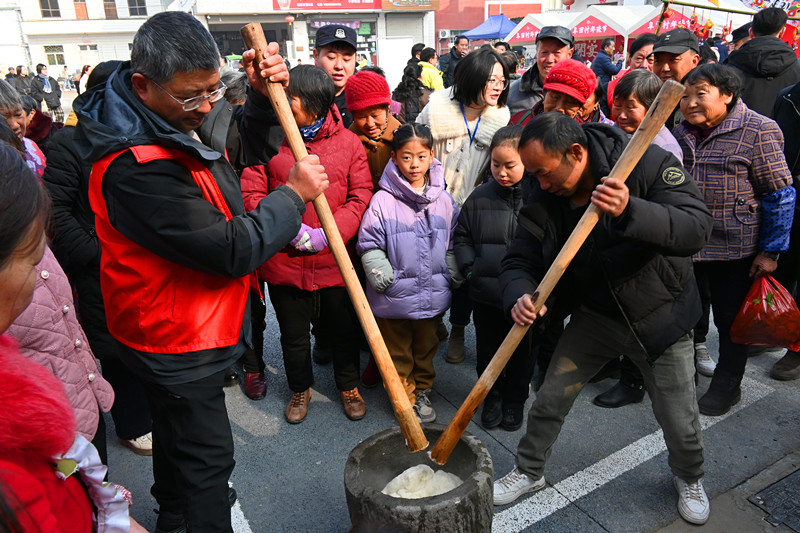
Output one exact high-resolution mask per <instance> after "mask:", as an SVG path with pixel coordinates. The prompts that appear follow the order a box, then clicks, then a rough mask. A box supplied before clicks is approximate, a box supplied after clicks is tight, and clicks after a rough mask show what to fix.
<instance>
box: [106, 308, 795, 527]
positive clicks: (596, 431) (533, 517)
mask: <svg viewBox="0 0 800 533" xmlns="http://www.w3.org/2000/svg"><path fill="white" fill-rule="evenodd" d="M267 321H268V325H267V331H266V334H265V352H266V355H265V358H266V361H267V365H268V366H267V369H268V377H267V380H268V386H269V390H268V393H267V397H266V398H265V399H264V400H262V401H259V402H253V401H250V400H249V399H247V397H246V396H245V395H244V393H243V392H242V391H241V390H240V389H239V388H231V389H227V403H228V410H229V413H230V418H231V426H232V429H233V435H234V441H235V445H236V462H237V465H236V469H235V470H234V473H233V476H232V478H231V482H232V484H233V486H234V487H235V488H236V490H237V491H238V493H239V502H238V503H237V505H236V506H235V507H234V509H233V516H234V522H235V531H236V532H237V533H247V532H253V533H262V532H321V533H322V532H336V533H342V532H345V531H347V530H348V529H349V527H350V519H349V516H348V513H347V506H346V501H345V493H344V483H343V474H344V465H345V462H346V460H347V455H348V453H349V452H350V450H352V449H353V448H354V447H355V446H356V445H357V444H358V443H359V442H360V441H362V440H363V439H365V438H367V437H369V436H371V435H373V434H375V433H377V432H379V431H381V430H383V429H386V428H389V427H391V426H393V425H396V423H395V419H394V416H393V414H392V411H391V408H390V405H389V402H388V399H387V396H386V393H385V392H384V390H383V388H382V387H377V388H374V389H363V388H362V393H363V395H364V398H365V400H366V402H367V416H366V417H365V418H364V419H363V420H361V421H358V422H352V421H349V420H348V419H347V418H346V417H345V415H344V413H343V410H342V407H341V402H340V400H339V398H338V394H337V391H336V388H335V386H334V383H333V376H332V368H331V366H316V365H315V368H314V370H315V377H316V383H315V385H314V387H313V393H312V401H311V406H310V409H309V414H308V418H307V419H306V420H305V421H304V422H303V423H302V424H299V425H290V424H288V423H287V422H286V421H285V420H284V418H283V411H284V408H285V406H286V402H287V400H288V398H289V396H290V393H289V390H288V387H287V385H286V378H285V375H284V372H283V364H282V362H281V354H280V345H279V338H278V327H277V323H276V321H275V316H274V313H273V312H272V310H271V308H270V309H268V314H267ZM715 335H716V332H715V331H712V334H711V335H710V338H709V343H708V344H709V348H710V349H711V351H712V355H713V357H714V358H716V350H717V342H716V336H715ZM445 351H446V343H442V344H441V345H440V350H439V354H438V355H437V357H436V370H437V378H436V383H435V386H434V392H433V395H432V401H433V405H434V408H435V409H436V412H437V414H438V422H441V423H447V422H448V421H449V420H450V419H451V418H452V416H453V415H454V413H455V411H456V410H457V408H458V407H459V406H460V405H461V402H462V401H463V400H464V398H465V397H466V395H467V394H468V392H469V390H470V388H471V387H472V385H473V384H474V382H475V379H476V375H475V339H474V330H473V329H472V326H470V327H469V328H467V360H466V361H464V362H463V363H461V364H458V365H451V364H447V363H445V361H444V353H445ZM781 354H782V351H775V352H770V353H767V354H764V355H761V356H758V357H754V358H751V359H750V361H749V363H748V368H747V374H746V378H745V381H744V383H743V397H742V402H741V403H740V404H739V405H738V406H737V407H736V408H735V409H734V411H733V412H731V413H729V414H728V415H726V416H723V417H716V418H709V417H703V419H702V424H703V428H704V434H703V436H704V440H705V445H706V471H707V475H706V478H705V486H706V489H707V491H708V493H709V497H710V498H712V509H711V520H710V521H709V523H708V524H707V525H706V526H704V527H703V528H702V530H703V531H708V532H734V531H748V532H749V531H774V532H777V533H782V532H788V531H790V529H788V528H787V527H786V526H783V525H782V526H779V527H777V528H776V527H773V526H771V525H769V524H768V523H767V522H764V521H762V517H763V516H764V513H763V512H762V511H761V510H760V509H758V508H757V507H755V506H754V505H753V504H751V503H749V502H747V501H746V500H745V498H747V497H748V496H751V495H753V494H755V493H756V492H758V491H759V490H761V489H762V488H764V487H766V486H767V485H769V484H771V483H773V482H775V481H777V480H778V479H780V478H782V477H784V476H786V475H788V474H790V473H791V472H793V471H795V470H796V469H797V468H799V467H800V461H799V460H798V456H797V455H795V454H798V453H800V431H798V429H800V396H798V394H797V386H798V383H797V382H789V383H782V382H777V381H773V380H771V379H770V378H769V377H768V372H769V368H770V367H771V365H772V363H773V362H774V361H775V360H777V359H778V358H779V357H780V355H781ZM364 364H366V354H362V368H363V365H364ZM709 381H710V380H709V378H704V377H701V378H700V384H699V387H698V389H699V391H700V392H701V393H702V392H704V391H705V389H706V388H707V387H708V383H709ZM611 385H613V382H612V381H611V380H606V381H603V382H600V383H596V384H589V385H588V386H587V387H586V388H585V390H584V391H583V392H582V393H581V395H580V396H579V397H578V400H577V402H576V405H575V408H574V409H573V411H572V413H571V415H570V417H568V418H567V421H566V424H565V425H564V429H563V432H562V434H561V437H560V438H559V441H558V442H557V443H556V446H555V447H554V450H553V455H552V457H551V459H550V462H549V464H548V466H547V470H546V478H547V481H548V487H547V488H546V489H545V490H543V491H541V492H539V493H537V494H535V495H532V496H530V497H528V498H527V499H525V498H523V499H521V500H520V501H518V502H516V503H515V504H514V505H510V506H507V507H504V508H495V519H494V531H496V532H502V533H505V532H517V531H531V532H532V531H558V532H560V531H564V532H568V531H569V532H573V531H580V532H601V531H612V532H617V531H632V532H634V531H635V532H639V531H641V532H646V531H660V530H664V531H670V532H673V533H674V532H682V531H690V530H692V531H694V530H697V527H696V526H690V525H688V524H686V523H685V522H683V521H682V520H681V519H680V518H679V517H678V513H677V510H676V495H675V491H674V489H673V488H672V476H671V474H670V472H669V469H668V466H667V457H666V452H665V451H664V444H663V439H662V438H661V433H660V431H659V428H658V425H657V424H656V422H655V420H654V418H653V414H652V410H651V406H650V401H649V399H648V398H645V400H644V401H643V402H642V403H640V404H637V405H632V406H627V407H624V408H621V409H616V410H611V409H602V408H599V407H596V406H595V405H594V404H592V403H591V401H592V399H593V398H594V396H595V395H597V394H599V393H601V392H603V391H605V390H606V389H607V388H609V387H610V386H611ZM532 399H533V395H532V396H531V399H529V403H530V401H531V400H532ZM107 421H108V422H109V426H110V427H111V426H112V424H113V423H112V422H111V420H110V418H109V417H107ZM477 422H478V417H477V416H476V418H475V419H474V420H473V422H472V423H471V424H470V425H469V427H468V431H469V432H470V433H472V434H473V435H475V436H477V437H478V438H479V439H480V440H481V441H482V442H483V443H484V444H485V446H486V447H487V449H488V450H489V452H490V453H491V456H492V460H493V462H494V469H495V474H496V475H498V476H502V475H504V474H505V473H507V472H508V471H509V470H510V469H511V468H512V467H513V465H514V452H515V449H516V445H517V442H518V441H519V438H520V436H521V435H522V432H523V431H524V426H523V429H520V430H518V431H516V432H507V431H504V430H502V429H500V428H497V429H493V430H489V431H486V430H483V429H482V428H481V427H480V426H479V425H478V424H477ZM109 443H110V444H109V447H110V450H109V461H110V464H111V473H110V479H111V480H113V481H115V482H118V483H122V484H124V485H126V486H127V487H128V488H129V489H131V491H132V492H133V495H134V506H133V508H132V514H133V516H134V517H135V518H136V519H137V520H139V521H140V522H141V523H142V524H143V525H144V526H145V527H147V528H149V529H150V530H153V529H154V528H155V518H156V515H155V514H154V513H153V511H152V510H153V508H154V507H156V505H155V502H154V500H153V499H152V498H151V496H150V494H149V486H150V483H151V460H150V458H147V457H139V456H135V455H133V454H132V453H131V452H129V451H128V450H127V449H125V448H123V447H122V446H121V445H119V444H118V443H117V442H116V441H115V440H113V439H110V440H109Z"/></svg>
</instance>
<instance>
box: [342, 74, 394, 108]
mask: <svg viewBox="0 0 800 533" xmlns="http://www.w3.org/2000/svg"><path fill="white" fill-rule="evenodd" d="M344 97H345V99H346V100H347V110H348V111H350V112H353V111H361V110H362V109H366V108H368V107H372V106H375V105H387V106H388V105H391V103H392V96H391V91H389V84H388V83H387V82H386V78H384V77H383V76H381V75H380V74H378V73H376V72H371V71H369V70H362V71H360V72H356V73H355V74H353V75H352V76H350V78H348V80H347V84H346V85H345V86H344Z"/></svg>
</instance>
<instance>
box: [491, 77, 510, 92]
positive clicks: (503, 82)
mask: <svg viewBox="0 0 800 533" xmlns="http://www.w3.org/2000/svg"><path fill="white" fill-rule="evenodd" d="M486 85H487V86H488V87H490V88H492V89H494V88H496V87H500V88H501V89H503V90H505V88H506V87H508V80H506V79H503V78H500V79H499V80H496V79H494V78H489V79H488V80H486Z"/></svg>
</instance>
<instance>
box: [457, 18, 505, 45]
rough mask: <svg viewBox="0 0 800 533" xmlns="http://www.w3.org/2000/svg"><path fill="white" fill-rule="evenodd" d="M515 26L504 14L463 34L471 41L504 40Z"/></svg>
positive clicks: (489, 19) (487, 20)
mask: <svg viewBox="0 0 800 533" xmlns="http://www.w3.org/2000/svg"><path fill="white" fill-rule="evenodd" d="M515 26H516V24H514V22H513V21H512V20H511V19H509V18H508V17H507V16H505V15H503V14H500V15H494V16H491V17H489V18H488V19H486V20H485V21H483V22H482V23H481V24H479V25H478V26H476V27H474V28H472V29H471V30H469V31H466V32H464V33H462V35H464V36H465V37H468V38H469V39H470V40H471V41H474V40H477V39H502V38H503V37H505V36H506V35H508V32H510V31H511V30H513V29H514V27H515Z"/></svg>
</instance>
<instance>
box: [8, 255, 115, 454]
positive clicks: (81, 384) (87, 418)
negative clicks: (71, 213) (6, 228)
mask: <svg viewBox="0 0 800 533" xmlns="http://www.w3.org/2000/svg"><path fill="white" fill-rule="evenodd" d="M36 272H37V276H36V287H35V288H34V291H33V301H32V302H31V304H30V305H29V306H28V308H27V309H25V311H23V312H22V314H21V315H19V316H18V317H17V319H16V320H15V321H14V323H13V324H12V325H11V326H10V327H9V328H8V331H7V333H8V335H9V336H11V337H13V338H14V339H16V341H17V342H18V343H19V345H20V353H22V355H24V356H25V357H27V358H28V359H31V360H32V361H35V362H37V363H39V364H40V365H42V366H44V367H45V368H47V369H48V370H50V371H51V372H52V373H53V374H54V375H55V376H56V377H57V378H58V380H59V381H60V382H61V383H62V384H63V385H64V389H65V392H66V393H67V398H68V399H69V403H70V404H71V405H72V408H73V410H74V411H75V419H76V421H77V423H78V427H77V432H78V433H80V434H81V435H83V436H84V437H85V438H86V439H87V440H92V439H93V438H94V435H95V433H96V432H97V423H98V419H99V416H100V409H102V410H103V412H107V411H108V410H109V409H111V405H112V404H113V403H114V390H113V389H112V388H111V385H110V384H109V383H108V382H107V381H106V380H105V379H103V377H102V376H101V375H100V371H99V370H98V369H97V361H95V358H94V354H93V353H92V350H91V348H89V342H88V341H87V340H86V335H85V334H84V333H83V329H81V326H80V324H78V317H77V316H76V314H75V304H74V302H73V300H72V289H71V287H70V284H69V281H68V280H67V275H66V274H64V271H63V270H62V269H61V266H60V265H59V264H58V261H56V258H55V256H53V252H51V251H50V248H46V249H45V253H44V257H43V258H42V261H41V262H40V263H39V264H38V265H36Z"/></svg>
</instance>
